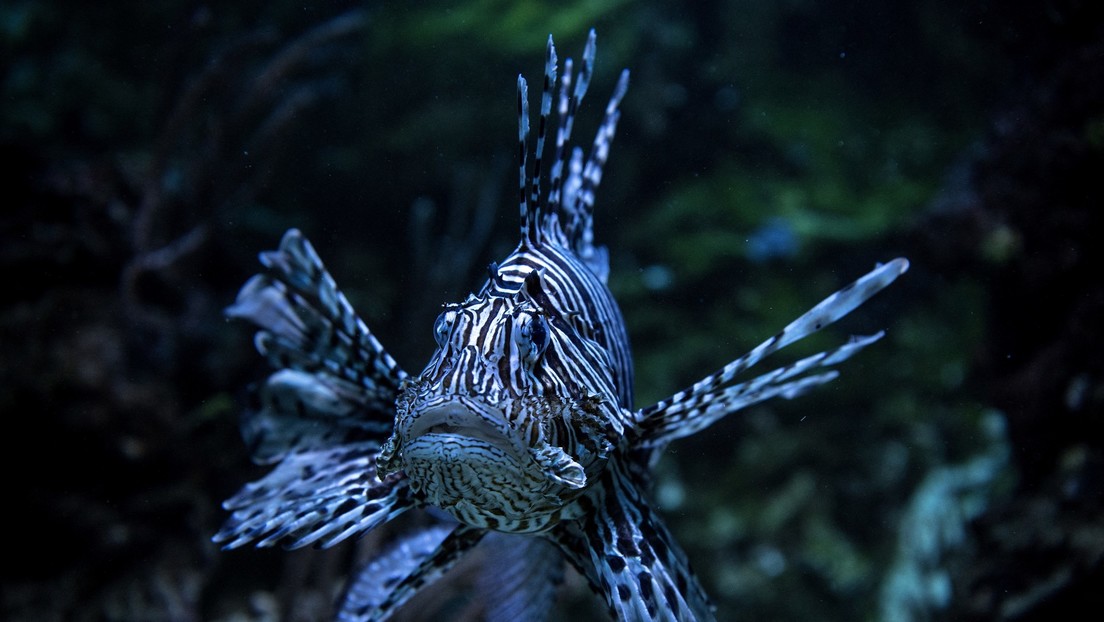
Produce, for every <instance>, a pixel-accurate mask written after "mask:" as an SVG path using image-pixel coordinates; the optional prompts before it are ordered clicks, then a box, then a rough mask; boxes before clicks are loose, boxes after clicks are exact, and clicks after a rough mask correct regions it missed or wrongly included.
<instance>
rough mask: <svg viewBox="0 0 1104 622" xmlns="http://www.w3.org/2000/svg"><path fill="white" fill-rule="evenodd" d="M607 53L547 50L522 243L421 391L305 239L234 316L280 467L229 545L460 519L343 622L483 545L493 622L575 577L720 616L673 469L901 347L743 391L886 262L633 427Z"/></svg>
mask: <svg viewBox="0 0 1104 622" xmlns="http://www.w3.org/2000/svg"><path fill="white" fill-rule="evenodd" d="M595 50H596V46H595V36H594V33H593V31H592V32H591V33H590V36H589V37H588V40H587V43H586V47H585V50H584V53H583V56H582V63H581V68H580V71H579V73H578V74H577V75H576V74H575V72H574V70H573V68H574V64H573V62H572V61H571V59H567V60H565V62H564V70H563V73H562V74H559V71H558V60H557V56H556V51H555V47H554V46H553V43H552V39H551V37H549V40H548V48H547V53H546V56H545V69H544V82H543V88H542V92H541V98H540V114H539V125H538V128H537V137H536V147H535V151H534V153H533V156H532V172H530V170H529V168H530V161H529V156H530V152H529V133H530V128H529V94H528V86H527V83H526V81H525V79H524V78H523V77H520V76H519V77H518V82H517V85H518V101H517V103H518V106H517V108H518V119H519V121H518V152H519V169H518V195H517V198H518V205H519V216H520V220H521V223H520V241H519V243H518V246H517V248H516V249H515V250H514V252H513V253H511V254H510V255H509V256H508V257H506V258H505V259H504V260H503V261H502V262H501V263H496V264H491V266H490V270H489V275H488V280H487V282H486V284H484V285H483V287H482V288H481V289H480V290H479V291H478V292H477V293H475V294H472V295H470V296H469V297H468V298H467V299H466V300H464V301H463V302H460V303H456V304H450V305H446V306H445V308H444V309H443V310H442V312H441V314H440V316H439V317H438V318H437V320H436V322H435V323H434V326H433V337H434V339H435V340H436V342H437V345H438V348H437V351H436V352H435V353H434V355H433V356H432V358H431V359H430V360H429V361H428V363H427V364H426V365H425V367H424V368H423V370H422V372H421V373H420V374H417V375H416V376H408V375H407V374H406V373H405V372H403V371H402V370H401V369H400V368H399V367H398V365H397V364H396V363H395V361H394V360H393V359H392V358H391V357H390V356H389V355H388V354H387V353H386V352H385V351H384V350H383V348H382V347H381V346H380V344H379V342H378V341H377V340H376V339H375V337H374V336H373V335H372V333H371V332H370V331H369V330H368V328H367V326H366V325H365V324H364V323H363V322H362V321H360V319H359V318H357V317H356V315H355V314H354V313H353V311H352V308H351V307H350V306H349V304H348V301H347V300H346V299H345V297H344V296H343V295H342V294H341V292H340V291H339V290H338V289H337V287H336V285H335V284H334V282H333V279H332V278H331V277H330V275H329V274H328V273H327V272H326V270H325V268H324V267H323V266H322V263H321V261H320V260H319V258H318V256H317V254H316V253H315V252H314V249H313V248H312V247H311V246H310V244H309V243H308V242H307V241H306V240H305V239H303V237H302V236H301V235H300V234H299V233H298V232H297V231H290V232H288V234H287V235H286V236H285V237H284V240H283V242H282V243H281V245H280V248H279V249H278V250H277V251H274V252H271V253H265V254H263V255H262V263H263V264H264V265H265V267H266V271H265V272H264V273H263V274H261V275H258V276H257V277H254V278H253V279H252V280H251V281H249V283H247V284H246V286H245V287H244V288H243V289H242V292H241V294H240V295H239V297H238V300H237V302H236V303H235V304H234V306H232V307H231V308H230V309H229V310H228V313H229V314H230V315H231V316H234V317H240V318H244V319H247V320H250V321H252V322H253V323H255V324H257V325H258V326H259V327H260V328H261V330H260V331H259V332H258V335H257V341H256V343H257V347H258V349H259V350H260V351H261V353H262V354H264V355H265V356H266V357H267V358H268V360H269V362H270V363H271V364H272V365H273V366H274V367H275V368H276V371H275V373H273V374H272V376H270V377H269V379H268V380H267V381H266V382H265V383H264V385H263V386H262V387H261V390H260V391H259V399H258V403H257V404H256V405H255V406H254V407H253V408H252V409H251V411H250V413H249V414H248V416H247V417H246V419H245V424H244V430H245V436H246V439H247V442H249V444H250V447H251V449H252V450H253V452H254V457H255V458H256V459H257V460H258V461H260V462H269V463H276V466H275V468H274V469H273V470H272V472H271V473H269V474H268V475H267V476H265V477H264V478H262V479H261V480H259V481H257V482H254V483H252V484H249V485H247V486H246V487H245V488H244V489H243V490H242V491H241V492H240V493H238V494H237V495H235V496H234V497H233V498H231V499H230V500H228V501H227V502H226V503H225V506H226V508H227V509H228V510H230V511H231V517H230V519H229V520H228V521H227V523H226V526H225V527H224V528H223V530H222V531H220V532H219V534H218V535H216V536H215V540H216V541H217V542H221V543H223V544H224V545H225V546H226V547H227V548H233V547H237V546H241V545H243V544H246V543H249V542H253V543H256V544H258V545H260V546H268V545H272V544H275V543H282V544H285V545H287V546H291V547H296V546H303V545H306V544H315V545H319V546H331V545H333V544H335V543H337V542H341V541H342V540H344V539H346V538H348V537H350V536H354V535H360V534H363V533H364V532H366V531H368V530H370V529H372V528H373V527H375V526H377V525H379V524H381V523H383V522H385V521H387V520H390V519H391V518H393V517H394V516H396V515H398V514H400V513H402V512H404V511H407V510H409V509H411V508H417V507H422V506H427V505H428V506H434V507H436V508H439V509H442V510H444V511H445V512H447V513H449V514H451V515H452V518H453V519H455V522H448V521H437V522H435V523H433V524H430V525H428V526H424V527H422V528H420V529H417V530H415V531H413V532H411V533H410V534H408V535H407V536H406V537H405V538H404V539H401V540H399V541H398V542H396V543H395V544H394V545H393V546H391V547H390V548H389V549H387V550H386V551H385V552H384V553H383V554H382V555H380V556H379V557H377V558H376V559H375V560H373V561H372V562H370V563H369V564H368V565H366V566H365V567H364V568H363V569H362V570H361V571H360V573H359V575H358V576H357V577H356V578H355V579H354V580H353V581H352V582H351V583H350V586H349V588H348V589H347V591H346V594H345V596H344V598H343V605H342V608H341V612H340V614H339V619H341V620H343V621H346V622H352V621H364V620H383V619H386V618H387V617H389V616H390V615H391V614H392V613H394V611H395V610H396V609H397V608H398V607H400V606H401V605H402V604H403V603H404V602H406V601H407V600H408V599H409V598H410V597H411V596H413V595H414V594H415V593H416V592H417V591H418V590H419V589H422V588H423V587H425V586H426V585H428V584H430V583H431V582H432V581H434V580H436V579H437V578H438V577H440V576H441V575H442V574H443V573H445V572H446V571H447V570H448V569H449V568H451V567H452V566H453V565H454V564H455V563H456V562H457V560H459V559H460V557H461V556H462V555H463V554H465V553H466V552H467V551H469V550H471V549H473V548H474V547H476V545H477V543H478V542H480V541H481V540H485V541H486V543H487V544H486V545H485V548H486V550H487V551H489V552H488V553H487V559H488V560H489V561H488V563H487V564H485V565H484V566H483V574H482V575H481V577H480V579H479V581H477V583H478V584H479V585H481V586H483V589H485V590H486V592H487V598H489V599H493V603H490V604H489V605H488V606H486V607H484V612H485V614H486V617H487V619H488V620H492V621H503V620H511V621H512V620H519V619H522V620H541V619H545V616H546V614H547V612H548V610H549V608H548V603H549V602H550V599H551V594H552V587H551V585H550V584H551V583H553V582H555V581H557V580H558V578H559V577H560V576H561V572H562V566H563V563H562V562H563V560H567V561H568V562H570V563H571V564H572V565H574V566H575V567H576V568H577V569H578V570H579V572H580V573H581V574H582V575H583V576H584V577H586V578H587V580H588V582H589V583H590V586H591V587H592V588H593V589H594V590H595V592H596V593H598V594H599V596H601V597H602V598H603V600H604V601H605V603H606V605H607V606H608V609H609V613H610V616H611V617H612V618H614V619H617V620H623V621H646V620H669V621H675V620H677V621H685V620H711V619H713V613H712V606H711V605H710V603H709V600H708V598H707V596H706V595H705V592H704V590H703V589H702V587H701V585H700V584H699V583H698V581H697V580H696V579H695V577H694V575H693V573H692V571H691V569H690V565H689V562H688V561H687V559H686V555H685V554H684V553H683V552H682V550H681V549H680V548H679V547H678V545H677V543H676V542H675V541H674V539H673V538H672V537H671V535H670V533H669V532H668V530H667V528H666V527H665V526H664V525H663V521H662V519H661V518H660V517H659V515H658V514H657V513H656V512H655V510H653V509H652V508H651V506H650V504H649V502H648V500H647V496H646V493H645V491H646V489H647V487H648V484H649V481H650V478H651V473H650V469H651V466H652V464H653V463H654V461H655V458H656V457H657V455H658V453H659V452H660V451H661V450H662V449H664V448H665V447H666V446H667V444H668V443H670V442H671V441H673V440H675V439H678V438H682V437H684V436H687V435H690V434H693V433H695V432H698V431H700V430H702V429H704V428H706V427H708V426H709V425H712V424H713V423H715V422H717V421H718V420H719V419H721V418H722V417H725V416H727V415H729V414H731V413H733V412H736V411H738V410H740V409H742V408H745V407H747V406H749V405H751V404H754V403H757V402H759V401H762V400H765V399H769V398H771V397H786V398H792V397H795V396H797V395H799V394H801V393H803V392H804V391H806V390H808V389H810V388H812V387H814V386H817V385H820V384H823V383H825V382H828V381H830V380H832V379H833V378H835V377H836V375H837V372H836V371H835V370H834V369H831V368H832V367H834V366H835V365H837V364H839V363H841V362H843V361H844V360H846V359H848V358H850V357H851V356H852V355H854V354H856V353H857V352H859V351H860V350H862V349H863V348H865V347H867V346H869V345H871V344H872V343H874V342H876V341H878V340H879V339H880V338H881V337H882V333H877V334H874V335H871V336H868V337H857V338H853V339H852V340H851V341H850V342H849V343H846V344H844V345H842V346H840V347H838V348H835V349H833V350H828V351H825V352H821V353H818V354H815V355H812V356H808V357H805V358H803V359H801V360H799V361H796V362H794V363H790V364H788V365H785V366H783V367H780V368H778V369H775V370H772V371H768V372H765V373H762V374H759V375H758V376H756V377H754V378H751V379H749V380H742V381H741V380H740V379H739V377H740V375H741V374H743V373H744V372H745V371H747V370H748V369H750V368H751V367H753V366H754V365H756V364H758V363H759V362H761V361H762V360H763V359H764V358H766V357H768V356H770V355H772V354H774V353H775V352H777V351H778V350H781V349H782V348H784V347H786V346H787V345H789V344H791V343H793V342H795V341H797V340H799V339H802V338H804V337H805V336H807V335H809V334H811V333H813V332H815V331H817V330H820V329H821V328H823V327H824V326H827V325H828V324H830V323H832V322H834V321H836V320H838V319H839V318H841V317H843V316H844V315H846V314H847V313H849V312H851V311H852V310H853V309H855V308H856V307H857V306H859V305H861V304H862V303H863V302H865V301H866V300H867V299H869V298H870V297H871V296H873V295H874V294H875V293H877V292H878V291H880V290H881V289H883V288H885V287H886V286H888V285H889V284H890V283H892V282H893V281H894V279H896V278H897V277H898V276H899V275H901V274H902V273H903V272H905V270H907V269H908V262H907V261H905V260H904V259H896V260H893V261H891V262H889V263H887V264H885V265H882V266H878V267H876V268H875V269H874V270H873V271H872V272H871V273H869V274H867V275H866V276H864V277H862V278H860V279H858V280H857V281H855V282H854V283H852V284H851V285H849V286H847V287H845V288H843V289H842V290H840V291H839V292H836V293H835V294H832V295H831V296H829V297H828V298H826V299H825V300H824V301H822V302H821V303H820V304H818V305H816V306H815V307H813V309H811V310H810V311H809V312H808V313H806V314H804V315H802V316H801V317H800V318H798V319H797V320H795V321H794V322H792V323H791V324H789V325H788V326H786V327H785V328H784V329H782V330H781V331H780V332H779V333H778V334H777V335H775V336H774V337H771V338H770V339H768V340H766V341H764V342H763V343H762V344H760V345H759V346H758V347H756V348H754V349H753V350H752V351H751V352H749V353H748V354H746V355H744V356H742V357H740V358H738V359H736V360H734V361H733V362H731V363H729V364H728V365H725V366H724V367H722V368H721V369H720V370H718V371H717V372H715V373H713V374H710V375H709V376H706V377H705V378H703V379H702V380H701V381H699V382H697V383H695V384H694V385H692V386H691V387H689V388H687V389H685V390H683V391H680V392H678V393H676V394H674V395H672V396H671V397H670V398H668V399H666V400H662V401H661V402H659V403H657V404H654V405H651V406H648V407H646V408H642V409H639V410H634V407H633V402H632V392H633V371H632V362H631V354H630V349H629V343H628V337H627V335H626V331H625V323H624V321H623V320H622V317H621V312H620V310H619V309H618V307H617V303H616V302H615V301H614V299H613V296H612V295H611V294H610V292H609V290H608V289H607V287H606V280H607V277H608V273H609V263H608V254H607V253H606V250H605V248H603V247H600V246H596V245H595V243H594V239H593V222H594V203H595V195H596V191H597V189H598V186H599V184H600V183H601V180H602V171H603V168H604V166H605V164H606V162H607V159H608V156H609V150H610V144H611V142H612V140H613V136H614V133H615V130H616V127H617V123H618V120H619V117H620V113H619V105H620V102H621V99H622V97H623V96H624V94H625V92H626V90H627V87H628V72H627V71H626V72H623V73H622V75H621V77H620V79H619V81H618V83H617V86H616V88H615V90H614V93H613V95H612V97H611V98H610V100H609V103H608V104H607V106H606V109H605V115H604V118H603V121H602V124H601V126H600V128H599V129H598V132H597V135H596V137H595V139H594V142H593V144H592V146H591V149H590V152H589V154H584V152H583V150H582V149H578V148H572V147H571V133H572V128H573V125H574V119H575V114H576V112H577V110H578V108H579V105H580V104H581V102H582V100H583V97H584V96H585V94H586V91H587V88H588V86H589V83H590V81H591V77H592V75H593V70H594V59H595ZM557 84H558V86H559V92H558V93H555V92H554V91H555V89H556V86H557ZM553 107H555V110H556V116H557V119H556V127H555V150H554V152H553V155H552V159H551V166H550V167H549V169H550V170H549V179H548V186H547V196H545V190H544V188H543V184H542V179H541V177H542V175H543V171H542V168H544V159H543V152H544V148H545V142H546V138H547V133H548V131H549V129H550V126H549V123H550V121H549V119H550V116H551V114H552V110H553ZM488 536H489V537H488ZM519 539H520V540H519ZM518 542H522V543H524V544H523V545H519V544H517V543H518ZM496 569H498V571H497V572H499V573H508V576H504V575H502V574H496Z"/></svg>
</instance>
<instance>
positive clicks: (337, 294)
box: [226, 229, 406, 449]
mask: <svg viewBox="0 0 1104 622" xmlns="http://www.w3.org/2000/svg"><path fill="white" fill-rule="evenodd" d="M261 263H262V264H264V266H265V271H264V272H263V273H261V274H258V275H256V276H254V277H253V278H252V279H250V280H249V281H248V282H247V283H246V284H245V286H243V287H242V290H241V292H239V293H238V298H237V301H236V302H235V303H234V304H233V305H231V306H230V307H229V308H227V310H226V313H227V315H228V316H230V317H234V318H242V319H246V320H249V321H251V322H253V323H254V324H256V325H257V326H258V327H259V328H260V329H261V330H260V331H259V332H258V333H257V338H256V345H257V349H258V350H259V351H260V352H261V354H263V355H265V357H267V358H268V360H269V362H270V364H271V365H272V366H273V367H275V368H277V369H279V370H292V371H295V372H299V375H298V376H297V377H295V378H291V377H289V376H286V375H285V376H279V375H278V374H277V375H274V376H273V377H272V378H270V379H269V385H271V386H270V392H271V393H279V394H280V395H281V396H282V398H283V403H285V404H288V405H289V406H288V407H287V408H285V411H287V410H288V409H291V412H290V414H294V411H295V410H309V411H312V412H313V413H314V414H316V415H325V416H328V417H330V418H331V419H332V420H333V421H334V422H338V420H339V419H341V418H346V419H348V418H352V419H356V418H359V419H363V421H361V422H359V423H358V422H356V421H352V422H350V421H348V420H346V421H343V422H340V423H337V425H338V426H339V427H342V426H344V427H356V426H357V425H360V427H362V428H363V429H364V430H365V431H368V432H369V433H370V434H372V435H373V436H374V437H377V438H378V440H381V441H382V439H383V438H386V437H387V435H388V434H390V427H391V421H392V418H393V409H394V401H395V397H396V395H397V394H398V391H399V384H400V383H401V382H402V379H403V378H404V377H405V376H406V374H405V372H403V371H402V369H400V368H399V366H398V364H397V363H396V362H395V360H394V359H393V358H392V357H391V355H390V354H388V353H387V352H386V351H385V350H384V349H383V346H382V345H380V343H379V341H378V340H377V339H376V338H375V336H374V335H373V334H372V332H371V331H370V330H368V327H367V325H365V323H364V322H363V321H362V320H361V319H360V318H359V317H357V315H356V313H355V312H354V311H353V308H352V306H351V305H350V304H349V301H348V300H347V299H346V298H345V295H344V294H342V293H341V291H340V290H339V289H338V288H337V285H336V283H335V282H334V280H333V277H331V276H330V274H329V273H328V272H327V271H326V269H325V267H324V266H323V265H322V261H321V260H320V259H319V258H318V254H317V253H315V251H314V248H313V247H312V246H311V244H310V242H308V241H307V240H306V238H304V237H303V235H302V234H301V233H299V231H297V230H295V229H292V230H290V231H288V232H287V233H286V234H285V235H284V238H283V240H281V242H280V247H279V249H277V250H275V251H269V252H265V253H262V254H261ZM297 394H298V395H297ZM323 394H325V395H323ZM262 397H263V396H262ZM303 406H307V408H305V409H304V408H303ZM312 406H313V408H312ZM277 414H278V415H284V414H289V413H288V412H284V413H277ZM277 418H279V417H277ZM325 418H326V417H315V418H314V419H313V425H325ZM297 448H300V447H294V448H289V449H297Z"/></svg>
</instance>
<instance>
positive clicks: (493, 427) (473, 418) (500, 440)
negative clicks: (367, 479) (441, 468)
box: [402, 397, 528, 458]
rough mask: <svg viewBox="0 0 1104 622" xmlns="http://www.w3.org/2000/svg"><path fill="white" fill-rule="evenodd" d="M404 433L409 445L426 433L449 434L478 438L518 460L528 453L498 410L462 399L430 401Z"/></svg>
mask: <svg viewBox="0 0 1104 622" xmlns="http://www.w3.org/2000/svg"><path fill="white" fill-rule="evenodd" d="M420 411H421V412H419V413H418V415H417V416H416V417H413V418H412V420H411V421H410V422H409V424H408V425H407V426H406V429H405V430H404V431H403V432H404V433H403V435H402V436H403V437H404V440H405V442H407V443H410V442H413V441H415V440H417V439H418V438H420V437H422V436H425V435H427V434H452V435H457V436H466V437H469V438H474V439H479V440H482V441H485V442H487V443H490V444H492V445H494V446H496V447H498V448H500V449H502V450H505V451H509V452H510V453H512V454H514V455H515V457H517V458H521V457H523V456H526V455H527V454H528V451H527V448H526V447H525V446H524V444H523V443H522V442H521V439H520V438H519V436H518V434H516V433H515V432H514V430H513V429H512V428H511V427H510V425H509V424H508V423H507V422H506V418H505V416H504V414H503V412H502V410H501V409H498V408H495V407H494V406H490V405H488V404H484V403H477V402H475V400H469V399H465V398H462V397H447V398H439V399H435V400H433V401H432V402H431V403H430V404H428V405H426V406H425V407H423V408H421V409H420Z"/></svg>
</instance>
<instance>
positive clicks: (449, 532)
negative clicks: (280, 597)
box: [337, 525, 487, 622]
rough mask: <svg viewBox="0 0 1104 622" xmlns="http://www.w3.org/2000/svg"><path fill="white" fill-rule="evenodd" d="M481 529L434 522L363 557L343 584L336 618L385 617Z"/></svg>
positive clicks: (364, 621)
mask: <svg viewBox="0 0 1104 622" xmlns="http://www.w3.org/2000/svg"><path fill="white" fill-rule="evenodd" d="M486 533H487V531H486V530H485V529H480V528H477V527H470V526H467V525H458V526H452V525H438V526H434V527H429V528H427V529H422V530H420V531H417V532H414V533H413V534H411V535H409V536H407V537H406V538H404V539H402V540H400V541H399V542H398V544H396V545H394V546H393V547H392V548H390V549H389V550H387V551H385V552H384V554H383V555H381V556H380V557H377V558H376V559H374V560H372V561H371V562H369V563H368V565H366V566H365V567H364V568H363V569H362V570H361V571H360V572H359V574H358V575H357V576H356V578H355V579H353V581H352V582H351V583H350V584H349V587H348V588H347V590H346V592H345V597H344V599H343V602H342V605H341V611H340V613H338V615H337V619H338V620H341V621H342V622H369V621H371V622H378V621H381V620H386V619H388V618H390V617H391V616H392V615H393V614H394V613H395V612H396V611H397V610H398V608H399V607H401V606H402V605H403V603H405V602H406V601H408V600H410V598H411V597H413V596H414V595H415V594H417V593H418V591H419V590H421V589H422V588H424V587H426V586H428V585H429V584H431V583H433V582H434V581H436V580H437V579H439V578H441V576H442V575H444V574H445V572H446V571H447V570H448V569H449V568H452V567H453V566H454V565H455V564H456V562H457V561H459V560H460V558H461V557H462V556H463V555H464V553H466V552H467V551H468V550H470V549H471V548H472V547H473V546H475V545H476V544H477V543H478V542H479V540H480V539H481V538H482V537H483V536H484V535H485V534H486Z"/></svg>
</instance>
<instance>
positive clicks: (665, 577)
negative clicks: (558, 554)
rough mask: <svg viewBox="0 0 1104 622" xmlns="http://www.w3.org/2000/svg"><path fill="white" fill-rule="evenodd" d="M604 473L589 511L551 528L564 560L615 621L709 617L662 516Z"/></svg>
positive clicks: (620, 479) (629, 486)
mask: <svg viewBox="0 0 1104 622" xmlns="http://www.w3.org/2000/svg"><path fill="white" fill-rule="evenodd" d="M606 477H607V478H608V480H609V481H607V482H606V483H608V484H610V485H609V487H608V488H607V489H606V491H605V495H604V498H603V499H602V500H601V502H600V503H599V504H598V505H597V506H596V507H594V508H593V511H591V512H589V513H588V514H587V516H585V517H584V518H582V519H579V520H578V521H571V522H565V523H561V524H560V525H559V526H557V528H556V531H555V532H554V533H555V535H556V537H557V541H558V543H559V544H560V547H561V550H562V551H563V552H564V554H565V555H566V557H567V558H568V560H569V561H571V563H572V564H573V565H574V566H575V567H576V568H577V569H578V570H579V571H580V572H581V573H582V574H583V575H584V576H585V577H586V578H587V580H588V581H589V583H590V586H591V588H592V589H593V590H594V591H595V592H597V593H598V595H599V596H601V597H602V598H604V599H605V601H606V604H607V605H608V606H609V609H610V613H611V615H612V616H613V617H614V618H615V619H617V620H621V621H622V622H643V621H653V620H663V621H668V622H687V621H693V620H697V621H702V620H713V619H714V615H713V606H712V604H711V603H710V602H709V598H708V597H707V596H706V594H705V591H704V590H703V589H702V587H701V585H700V584H699V583H698V581H697V579H696V578H695V577H694V574H693V572H692V571H691V569H690V565H689V563H688V562H687V560H686V555H685V553H683V552H682V549H681V548H680V547H679V546H678V544H677V543H676V542H675V541H674V539H673V538H672V537H671V535H670V533H669V532H668V531H667V528H666V527H665V526H664V525H663V522H662V520H661V519H660V518H659V516H658V515H657V514H656V513H655V512H654V511H653V510H652V509H651V508H650V507H649V506H648V504H647V502H646V501H644V500H643V499H642V498H641V497H640V495H639V492H638V491H637V490H635V488H634V486H633V485H632V484H631V483H630V482H628V481H627V479H626V478H625V477H623V476H620V475H617V474H609V475H607V476H606ZM615 480H616V481H615Z"/></svg>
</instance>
